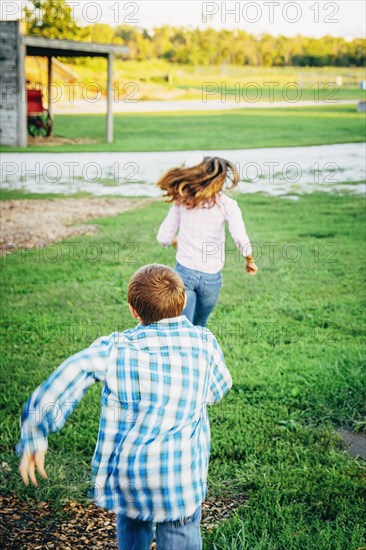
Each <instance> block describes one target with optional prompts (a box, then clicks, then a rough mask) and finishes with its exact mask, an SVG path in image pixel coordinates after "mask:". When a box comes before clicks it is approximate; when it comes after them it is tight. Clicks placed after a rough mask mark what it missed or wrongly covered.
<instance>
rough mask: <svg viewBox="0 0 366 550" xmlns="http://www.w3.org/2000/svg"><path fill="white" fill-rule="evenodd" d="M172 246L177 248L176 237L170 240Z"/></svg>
mask: <svg viewBox="0 0 366 550" xmlns="http://www.w3.org/2000/svg"><path fill="white" fill-rule="evenodd" d="M172 246H174V247H175V248H177V246H178V239H177V237H174V238H173V240H172Z"/></svg>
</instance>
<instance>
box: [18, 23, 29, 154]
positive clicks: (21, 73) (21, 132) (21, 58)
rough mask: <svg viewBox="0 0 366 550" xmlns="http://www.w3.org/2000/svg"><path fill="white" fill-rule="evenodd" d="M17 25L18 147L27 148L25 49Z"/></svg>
mask: <svg viewBox="0 0 366 550" xmlns="http://www.w3.org/2000/svg"><path fill="white" fill-rule="evenodd" d="M17 25H18V75H17V78H18V85H19V86H18V90H17V93H18V100H17V104H18V105H17V107H18V145H19V147H27V145H28V116H27V83H26V80H25V57H26V48H25V45H24V42H23V36H22V34H21V33H20V32H19V21H18V23H17Z"/></svg>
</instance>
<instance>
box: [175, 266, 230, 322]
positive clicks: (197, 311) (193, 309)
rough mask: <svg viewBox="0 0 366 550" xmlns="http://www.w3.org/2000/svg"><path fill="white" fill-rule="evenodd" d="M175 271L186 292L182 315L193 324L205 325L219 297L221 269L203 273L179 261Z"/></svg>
mask: <svg viewBox="0 0 366 550" xmlns="http://www.w3.org/2000/svg"><path fill="white" fill-rule="evenodd" d="M175 271H176V272H177V273H178V275H180V277H181V278H182V280H183V283H184V286H185V289H186V294H187V305H186V307H185V308H184V310H183V312H182V315H185V316H186V317H187V319H188V320H189V321H191V323H193V324H194V325H200V326H202V327H205V326H206V323H207V319H208V317H209V315H210V313H211V311H212V310H213V308H214V307H215V305H216V302H217V299H218V297H219V293H220V288H221V286H222V274H221V271H219V272H218V273H203V272H202V271H196V270H195V269H189V268H188V267H184V266H183V265H181V264H179V263H177V265H176V266H175Z"/></svg>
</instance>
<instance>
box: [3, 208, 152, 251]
mask: <svg viewBox="0 0 366 550" xmlns="http://www.w3.org/2000/svg"><path fill="white" fill-rule="evenodd" d="M149 202H151V199H119V198H118V199H98V198H81V199H52V200H38V199H36V200H12V201H2V202H1V203H0V220H1V236H0V255H2V256H3V255H5V254H9V253H10V252H13V251H14V250H17V249H19V248H36V247H38V248H44V247H45V246H47V245H49V244H51V243H53V242H55V241H60V240H62V239H67V238H70V237H75V236H76V235H92V234H94V233H96V232H97V231H98V229H99V227H98V225H90V224H88V225H85V224H82V222H85V221H88V220H94V219H96V218H105V217H108V216H115V215H116V214H120V213H121V212H126V211H127V210H132V209H134V208H140V207H141V206H145V205H146V204H148V203H149Z"/></svg>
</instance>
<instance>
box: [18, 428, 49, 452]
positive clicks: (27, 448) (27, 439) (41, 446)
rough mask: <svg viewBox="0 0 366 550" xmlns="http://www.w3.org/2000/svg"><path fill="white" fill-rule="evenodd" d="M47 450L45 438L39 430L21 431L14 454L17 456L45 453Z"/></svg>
mask: <svg viewBox="0 0 366 550" xmlns="http://www.w3.org/2000/svg"><path fill="white" fill-rule="evenodd" d="M47 449H48V440H47V437H46V436H45V435H44V434H43V433H42V432H41V431H40V430H33V431H31V432H25V431H23V430H22V435H21V438H20V441H19V443H18V444H17V446H16V447H15V450H16V453H17V455H19V456H22V455H23V454H34V453H37V452H41V451H47Z"/></svg>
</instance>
